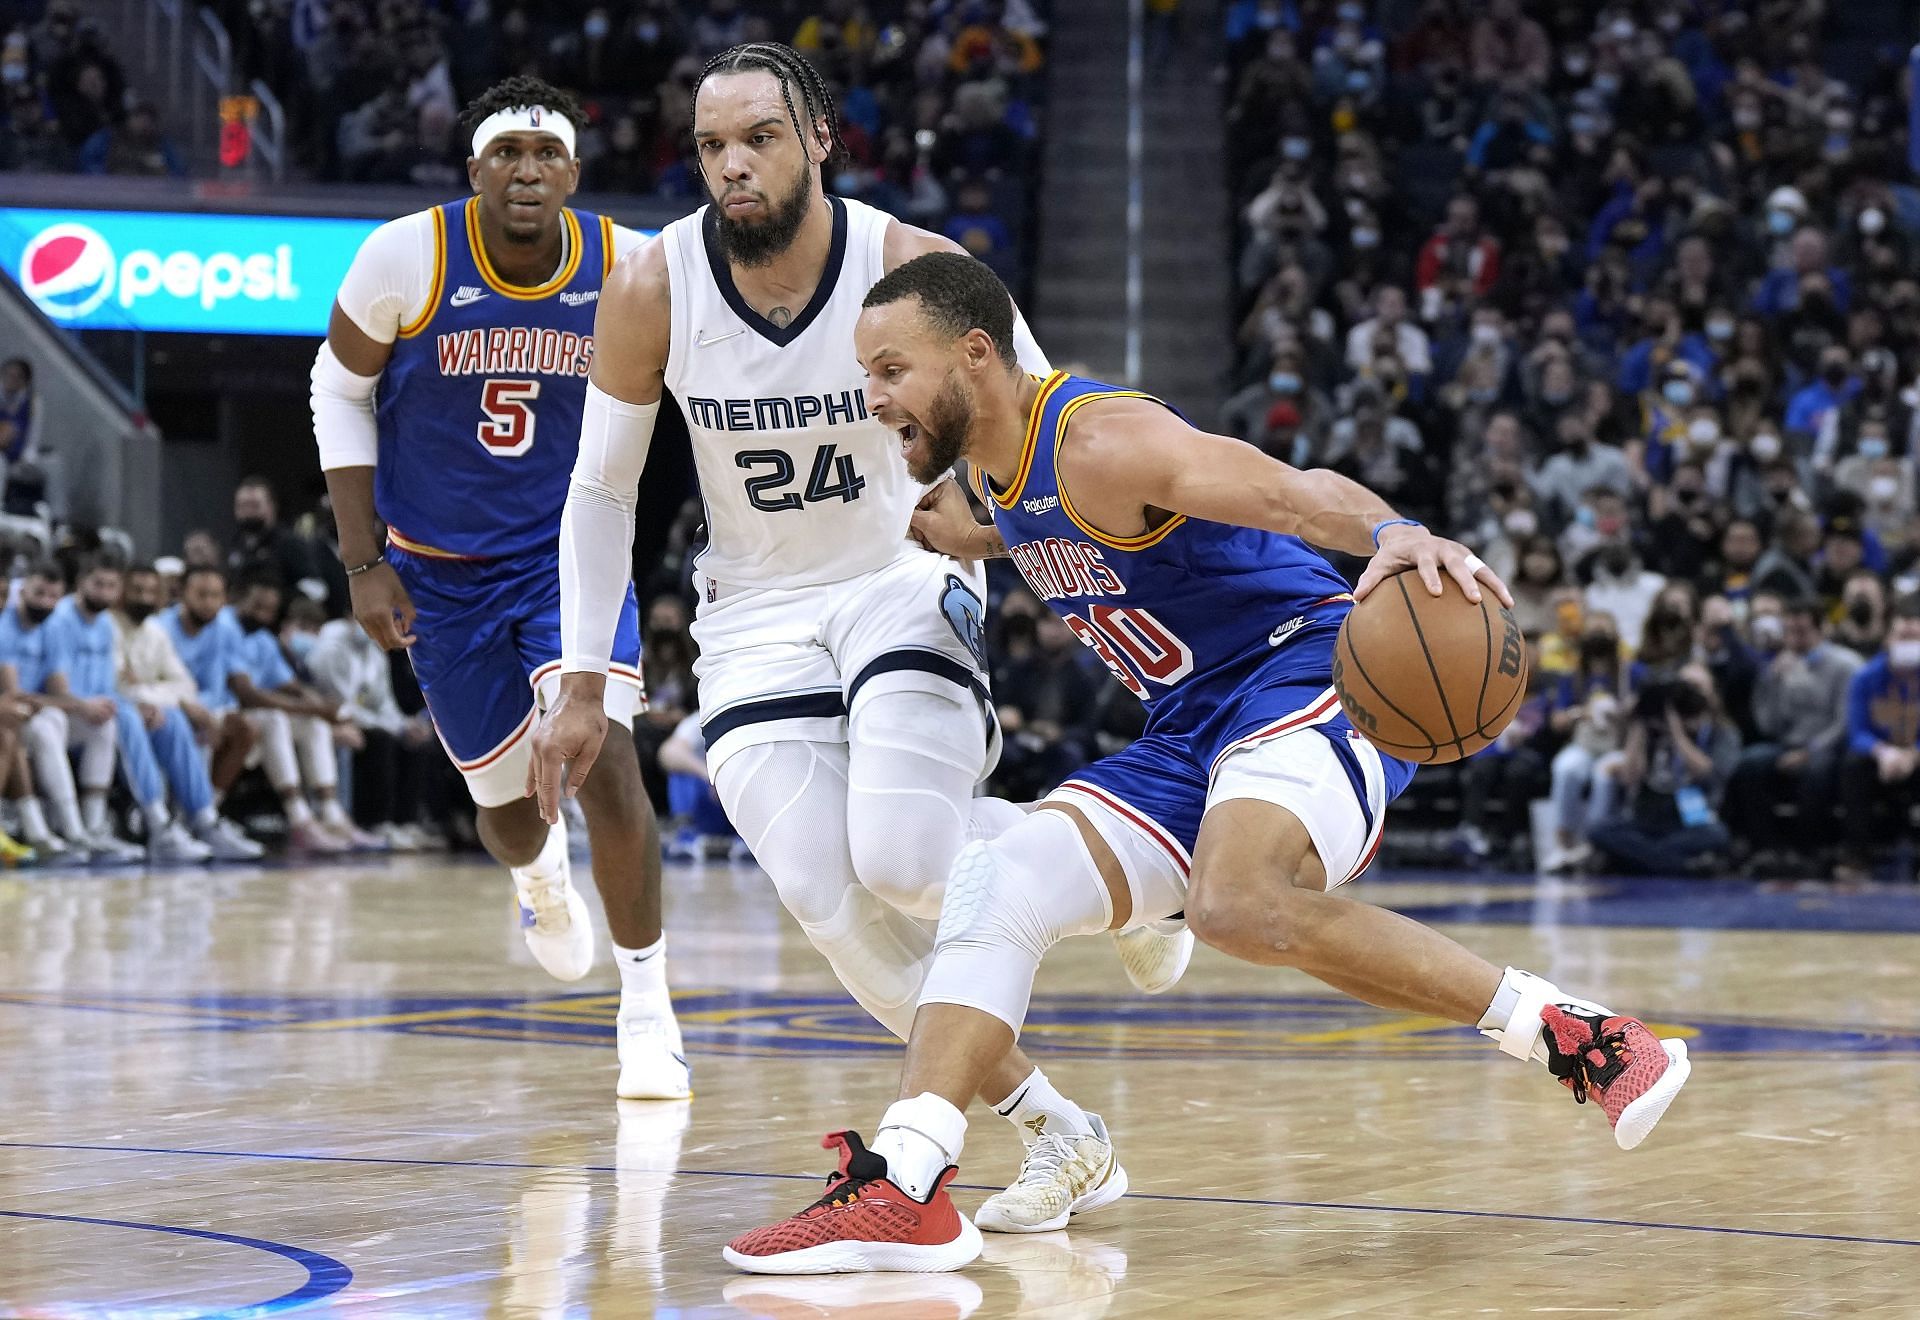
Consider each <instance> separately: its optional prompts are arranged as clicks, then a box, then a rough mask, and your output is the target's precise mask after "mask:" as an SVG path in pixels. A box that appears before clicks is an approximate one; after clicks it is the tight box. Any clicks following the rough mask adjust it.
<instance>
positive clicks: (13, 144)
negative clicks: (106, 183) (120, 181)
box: [0, 0, 187, 176]
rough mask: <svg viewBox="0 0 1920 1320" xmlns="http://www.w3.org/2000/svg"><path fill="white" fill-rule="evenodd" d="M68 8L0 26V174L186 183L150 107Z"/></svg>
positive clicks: (87, 24) (59, 4) (102, 40)
mask: <svg viewBox="0 0 1920 1320" xmlns="http://www.w3.org/2000/svg"><path fill="white" fill-rule="evenodd" d="M109 44H110V43H109V42H108V40H107V37H106V35H105V33H104V32H103V31H102V30H101V28H100V26H99V25H98V24H97V23H95V22H93V21H92V20H90V19H83V18H82V17H80V15H79V13H78V11H77V10H76V9H75V8H74V6H73V4H72V0H51V2H50V3H48V4H47V5H46V6H45V7H44V9H43V10H42V11H41V12H40V13H39V14H38V15H37V16H36V17H33V18H30V19H29V18H21V19H18V20H16V21H13V22H10V23H9V22H7V21H6V20H5V19H3V18H0V95H4V96H5V97H6V110H5V115H4V117H0V171H4V170H22V171H32V172H37V173H48V174H53V173H74V172H78V173H82V174H123V175H140V174H144V175H175V176H184V175H185V174H186V172H187V166H186V162H185V160H184V159H183V157H182V156H181V154H180V152H179V151H178V150H177V149H176V148H175V147H174V145H173V143H172V142H171V141H169V140H168V138H167V136H166V134H165V133H164V132H163V131H162V128H161V123H160V117H159V115H158V114H157V113H156V112H155V110H154V107H153V105H152V104H151V103H150V102H149V101H147V100H146V99H145V98H144V97H142V96H141V95H140V93H139V91H138V90H137V89H136V88H134V87H132V86H130V85H129V84H128V81H127V75H126V71H125V69H124V68H123V67H122V65H121V63H120V61H119V60H117V59H115V58H114V56H113V53H112V51H111V50H110V49H109Z"/></svg>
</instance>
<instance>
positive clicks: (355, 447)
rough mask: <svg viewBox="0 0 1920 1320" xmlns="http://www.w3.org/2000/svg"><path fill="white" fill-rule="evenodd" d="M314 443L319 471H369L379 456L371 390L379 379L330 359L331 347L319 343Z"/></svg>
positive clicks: (312, 399)
mask: <svg viewBox="0 0 1920 1320" xmlns="http://www.w3.org/2000/svg"><path fill="white" fill-rule="evenodd" d="M311 382H312V386H313V392H312V393H311V394H310V395H309V396H308V400H309V402H311V403H312V405H313V440H314V443H315V444H316V445H317V446H319V449H320V470H321V471H323V472H326V471H331V470H332V469H334V468H345V467H372V466H374V463H375V460H376V459H377V458H378V456H379V452H380V428H379V425H378V424H377V423H376V422H375V421H374V416H373V390H374V386H376V385H378V384H379V383H380V378H379V377H378V376H359V375H355V374H354V373H353V372H351V371H349V370H347V368H346V366H345V364H343V363H342V362H341V361H340V359H339V358H337V357H335V356H334V355H333V345H331V344H329V343H328V342H327V341H326V340H324V339H323V340H321V341H320V351H319V352H318V353H317V354H315V355H314V359H313V375H312V377H311Z"/></svg>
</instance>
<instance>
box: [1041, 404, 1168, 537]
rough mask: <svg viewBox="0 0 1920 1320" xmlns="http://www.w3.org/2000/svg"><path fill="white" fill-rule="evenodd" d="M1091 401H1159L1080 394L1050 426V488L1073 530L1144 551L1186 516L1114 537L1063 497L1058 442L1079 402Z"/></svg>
mask: <svg viewBox="0 0 1920 1320" xmlns="http://www.w3.org/2000/svg"><path fill="white" fill-rule="evenodd" d="M1095 399H1146V400H1149V401H1150V402H1154V403H1158V402H1159V400H1158V399H1155V398H1154V397H1153V396H1152V395H1151V394H1142V393H1141V392H1140V391H1139V390H1102V391H1100V392H1099V393H1097V394H1082V395H1081V396H1080V397H1079V398H1077V399H1075V400H1074V401H1073V402H1072V403H1069V404H1068V405H1067V406H1066V407H1064V408H1062V409H1061V410H1060V420H1059V421H1058V422H1057V423H1055V424H1054V428H1053V488H1054V490H1055V491H1056V492H1058V493H1059V496H1060V512H1062V513H1064V514H1066V515H1067V517H1068V518H1069V519H1071V520H1072V522H1073V525H1074V526H1075V527H1078V528H1079V529H1080V530H1081V531H1083V532H1085V533H1086V534H1087V535H1088V536H1091V537H1092V538H1093V539H1094V540H1096V541H1098V542H1099V543H1100V544H1101V545H1107V546H1112V547H1113V548H1114V549H1115V550H1145V549H1146V548H1148V547H1149V546H1153V545H1158V544H1159V543H1160V542H1161V541H1163V540H1165V539H1166V536H1167V533H1168V532H1171V531H1172V530H1173V529H1174V528H1176V527H1178V526H1179V525H1180V524H1181V523H1183V522H1185V521H1186V520H1187V515H1186V514H1184V513H1176V514H1174V515H1173V517H1171V518H1169V519H1167V520H1166V521H1165V522H1163V523H1161V524H1160V525H1159V526H1158V527H1155V528H1153V529H1151V530H1150V531H1145V532H1142V533H1140V535H1138V536H1115V535H1114V534H1113V533H1112V532H1103V531H1101V530H1100V529H1099V528H1098V527H1095V526H1094V525H1093V524H1092V523H1090V522H1088V521H1087V520H1086V519H1085V518H1082V517H1081V516H1080V515H1079V514H1078V513H1075V512H1074V509H1073V501H1072V500H1070V499H1068V498H1067V482H1066V478H1064V477H1062V476H1061V475H1060V442H1061V441H1062V440H1064V439H1065V438H1066V435H1067V420H1068V419H1069V418H1071V417H1072V416H1073V410H1074V409H1076V408H1078V407H1079V406H1080V405H1081V404H1083V403H1092V402H1093V401H1094V400H1095Z"/></svg>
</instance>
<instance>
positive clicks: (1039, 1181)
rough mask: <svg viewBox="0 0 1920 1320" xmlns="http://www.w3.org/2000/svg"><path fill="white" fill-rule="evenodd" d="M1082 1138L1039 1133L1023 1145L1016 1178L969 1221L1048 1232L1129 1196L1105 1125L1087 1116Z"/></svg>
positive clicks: (993, 1228)
mask: <svg viewBox="0 0 1920 1320" xmlns="http://www.w3.org/2000/svg"><path fill="white" fill-rule="evenodd" d="M1087 1119H1088V1121H1090V1122H1091V1123H1092V1124H1093V1131H1092V1132H1091V1133H1088V1134H1086V1135H1069V1134H1066V1133H1061V1132H1043V1133H1041V1134H1040V1135H1039V1136H1037V1137H1035V1138H1034V1139H1033V1140H1032V1141H1030V1142H1028V1143H1027V1157H1026V1158H1025V1159H1024V1160H1022V1161H1021V1162H1020V1176H1019V1177H1018V1178H1016V1179H1015V1180H1014V1183H1013V1186H1011V1187H1009V1188H1007V1190H1006V1191H1004V1192H996V1193H994V1194H993V1195H992V1196H989V1197H988V1198H987V1199H986V1200H985V1201H983V1202H982V1203H981V1205H980V1209H979V1210H978V1211H977V1212H976V1213H975V1214H974V1216H973V1222H974V1225H975V1226H976V1227H978V1228H981V1229H984V1230H986V1231H987V1232H989V1233H1050V1232H1052V1231H1053V1230H1054V1229H1056V1228H1065V1227H1066V1225H1067V1220H1069V1219H1071V1218H1072V1217H1073V1216H1075V1215H1084V1214H1088V1213H1090V1212H1092V1211H1094V1210H1098V1209H1100V1208H1101V1207H1102V1206H1108V1205H1112V1204H1113V1203H1114V1202H1115V1201H1118V1200H1119V1199H1120V1198H1121V1197H1123V1196H1125V1195H1126V1194H1127V1171H1126V1170H1125V1169H1123V1168H1121V1167H1120V1158H1119V1156H1118V1155H1116V1154H1115V1153H1114V1150H1113V1141H1112V1139H1111V1138H1110V1137H1108V1135H1107V1125H1106V1124H1105V1123H1104V1122H1102V1121H1101V1119H1100V1116H1099V1115H1098V1114H1088V1115H1087Z"/></svg>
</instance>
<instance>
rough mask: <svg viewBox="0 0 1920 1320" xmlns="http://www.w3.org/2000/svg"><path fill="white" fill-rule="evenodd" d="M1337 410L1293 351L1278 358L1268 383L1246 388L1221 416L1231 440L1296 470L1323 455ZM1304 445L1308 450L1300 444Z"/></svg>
mask: <svg viewBox="0 0 1920 1320" xmlns="http://www.w3.org/2000/svg"><path fill="white" fill-rule="evenodd" d="M1331 411H1332V405H1331V404H1329V403H1328V402H1327V398H1326V396H1325V395H1324V394H1322V393H1321V392H1320V391H1318V390H1316V389H1314V388H1312V387H1311V386H1310V385H1309V384H1308V383H1307V379H1306V376H1305V369H1304V361H1303V359H1302V357H1301V354H1300V350H1299V349H1298V348H1295V347H1292V346H1288V347H1285V348H1281V349H1279V350H1277V351H1276V352H1275V353H1274V355H1273V363H1272V369H1271V370H1269V371H1268V372H1267V375H1266V378H1265V379H1264V380H1260V381H1256V382H1254V383H1253V384H1252V385H1249V386H1247V387H1246V388H1245V389H1243V390H1241V391H1240V392H1239V393H1237V394H1235V395H1234V396H1233V397H1232V398H1230V399H1228V400H1227V402H1226V404H1225V405H1224V406H1223V407H1222V408H1221V410H1220V424H1221V426H1222V428H1223V429H1224V430H1225V431H1226V433H1227V434H1228V435H1235V436H1238V437H1240V439H1242V440H1245V441H1246V442H1247V443H1248V444H1250V445H1253V446H1255V447H1256V448H1259V449H1262V450H1264V451H1265V452H1267V453H1269V454H1272V455H1273V456H1274V457H1275V458H1277V459H1279V460H1280V461H1281V462H1283V463H1291V464H1293V465H1295V466H1296V467H1304V466H1308V465H1309V458H1310V456H1312V455H1317V454H1318V453H1319V452H1320V441H1321V439H1322V437H1323V436H1324V434H1325V429H1326V422H1327V417H1328V414H1329V413H1330V412H1331ZM1296 440H1304V442H1305V443H1304V444H1303V445H1302V444H1296V443H1295V441H1296Z"/></svg>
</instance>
